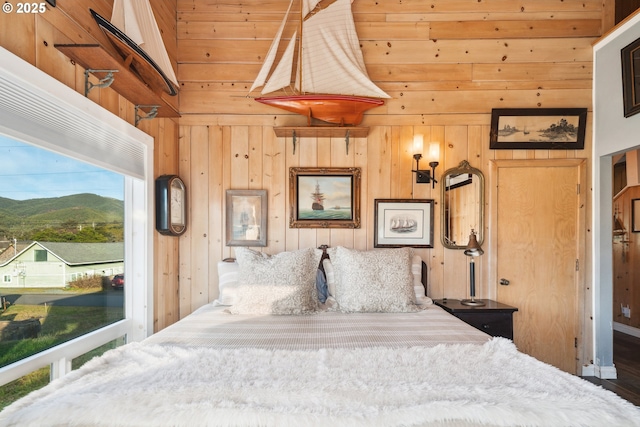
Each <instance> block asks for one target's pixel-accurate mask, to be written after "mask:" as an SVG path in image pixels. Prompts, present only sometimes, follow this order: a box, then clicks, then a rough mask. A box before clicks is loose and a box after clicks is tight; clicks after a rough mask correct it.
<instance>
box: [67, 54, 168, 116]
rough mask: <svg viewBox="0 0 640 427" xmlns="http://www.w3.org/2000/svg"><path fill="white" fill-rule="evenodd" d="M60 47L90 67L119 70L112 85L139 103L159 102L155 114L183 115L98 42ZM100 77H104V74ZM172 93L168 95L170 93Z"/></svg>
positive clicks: (92, 68)
mask: <svg viewBox="0 0 640 427" xmlns="http://www.w3.org/2000/svg"><path fill="white" fill-rule="evenodd" d="M55 47H56V49H58V50H59V51H60V52H62V53H64V54H65V55H67V56H68V57H69V58H71V59H72V60H74V61H75V62H76V63H78V64H80V65H81V66H82V67H84V68H85V69H88V70H117V72H116V73H114V80H113V83H112V84H111V86H110V87H111V88H113V90H115V91H116V92H118V93H119V94H120V95H122V96H123V97H125V98H126V99H128V100H129V101H131V102H132V103H133V104H135V105H136V106H150V105H157V106H159V108H158V109H157V114H156V116H155V117H180V114H179V113H178V110H176V108H175V107H174V106H173V105H171V104H170V103H169V102H167V101H166V100H164V99H163V98H162V96H161V95H159V94H157V93H155V92H153V91H152V90H151V89H149V87H148V86H147V85H145V83H144V82H143V81H142V80H141V79H140V77H138V75H137V74H135V73H134V72H133V71H131V70H130V69H129V67H128V66H125V64H124V62H123V61H122V60H119V59H116V58H114V57H113V56H112V55H111V54H110V53H109V52H107V51H106V50H104V49H103V48H102V47H101V46H100V45H98V44H56V45H55ZM98 77H104V75H100V76H98ZM167 96H168V95H167Z"/></svg>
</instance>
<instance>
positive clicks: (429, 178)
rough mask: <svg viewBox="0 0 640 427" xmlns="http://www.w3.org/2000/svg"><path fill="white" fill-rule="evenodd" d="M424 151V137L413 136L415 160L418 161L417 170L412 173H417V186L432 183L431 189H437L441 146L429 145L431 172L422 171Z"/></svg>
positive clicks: (436, 144) (434, 143) (435, 143)
mask: <svg viewBox="0 0 640 427" xmlns="http://www.w3.org/2000/svg"><path fill="white" fill-rule="evenodd" d="M423 149H424V138H423V136H422V135H414V136H413V153H414V154H413V158H414V159H416V168H415V170H412V171H411V172H415V173H416V184H428V183H430V182H431V188H436V182H438V181H436V166H438V164H439V163H438V160H439V159H440V144H438V143H437V142H432V143H431V144H429V160H430V162H429V166H431V170H428V169H425V170H420V159H421V158H422V150H423Z"/></svg>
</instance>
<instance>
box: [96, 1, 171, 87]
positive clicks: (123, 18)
mask: <svg viewBox="0 0 640 427" xmlns="http://www.w3.org/2000/svg"><path fill="white" fill-rule="evenodd" d="M89 10H90V11H91V15H93V18H94V19H95V20H96V22H97V23H98V26H99V27H100V29H101V30H102V31H103V32H104V33H105V35H106V36H107V38H109V40H110V41H111V43H112V44H113V45H114V46H115V48H116V49H117V50H118V52H119V53H120V55H122V58H123V59H124V61H125V64H129V66H130V67H131V68H132V69H133V70H134V71H135V72H136V73H137V74H138V75H139V76H140V78H141V79H142V80H143V81H144V83H146V84H147V85H148V86H149V87H150V88H151V90H153V91H154V92H157V93H159V92H166V93H168V94H169V95H171V96H173V95H176V94H177V93H178V87H179V86H178V79H177V78H176V75H175V72H174V71H173V67H172V65H171V61H170V60H169V55H168V54H167V50H166V49H165V47H164V43H163V41H162V35H161V34H160V29H159V28H158V23H157V22H156V20H155V18H154V16H153V10H151V5H150V4H149V0H135V1H132V0H114V1H113V12H112V15H111V22H109V21H108V20H107V19H105V18H104V17H102V16H101V15H100V14H98V13H97V12H95V11H94V10H93V9H89Z"/></svg>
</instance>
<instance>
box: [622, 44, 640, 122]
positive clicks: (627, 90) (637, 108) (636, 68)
mask: <svg viewBox="0 0 640 427" xmlns="http://www.w3.org/2000/svg"><path fill="white" fill-rule="evenodd" d="M620 53H621V55H622V99H623V104H624V116H625V117H630V116H633V115H634V114H638V113H640V39H637V40H636V41H634V42H632V43H630V44H628V45H627V46H625V47H623V48H622V50H621V51H620Z"/></svg>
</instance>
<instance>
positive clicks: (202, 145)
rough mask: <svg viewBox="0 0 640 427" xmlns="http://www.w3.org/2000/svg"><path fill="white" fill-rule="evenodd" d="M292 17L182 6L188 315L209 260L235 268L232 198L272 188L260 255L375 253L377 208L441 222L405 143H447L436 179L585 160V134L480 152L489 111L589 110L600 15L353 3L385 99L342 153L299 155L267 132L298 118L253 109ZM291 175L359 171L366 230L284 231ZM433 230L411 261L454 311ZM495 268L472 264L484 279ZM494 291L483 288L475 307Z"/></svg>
mask: <svg viewBox="0 0 640 427" xmlns="http://www.w3.org/2000/svg"><path fill="white" fill-rule="evenodd" d="M288 3H289V2H288V1H287V0H271V1H266V2H260V3H259V4H257V3H256V4H250V3H247V2H243V3H241V2H222V1H207V2H204V1H193V0H178V27H177V29H178V78H179V80H180V82H181V85H182V92H181V94H180V111H181V113H182V114H183V117H182V118H181V119H180V147H181V148H180V157H181V161H180V173H181V174H182V175H183V176H184V178H185V179H186V180H187V183H188V184H189V187H190V194H191V196H192V199H191V200H192V202H191V204H190V208H191V217H190V220H191V223H190V227H189V232H188V234H187V235H186V236H184V237H183V238H182V239H181V247H180V253H181V258H180V271H181V274H180V277H181V281H180V300H181V301H180V310H181V315H184V314H187V313H189V312H191V311H192V310H193V309H195V308H196V307H198V306H199V305H200V304H202V303H203V302H206V301H210V300H212V299H213V298H215V296H216V295H217V280H216V265H215V262H216V261H217V260H220V259H222V258H224V257H229V256H233V250H232V249H231V248H229V247H227V246H225V242H224V193H225V190H227V189H243V188H244V189H267V190H268V195H269V227H268V246H267V247H266V248H264V249H263V250H264V251H265V252H268V253H275V252H278V251H282V250H293V249H297V248H302V247H308V246H318V245H321V244H329V245H333V246H335V245H346V246H351V247H355V248H359V249H369V248H372V247H373V216H374V212H373V204H374V199H376V198H433V199H435V200H436V203H438V204H437V205H436V206H437V212H438V213H439V199H440V196H439V186H437V187H436V189H435V190H432V189H431V186H430V185H424V184H415V183H414V177H413V176H412V173H411V169H412V166H414V165H413V163H412V162H413V159H412V156H411V155H412V153H411V141H412V137H413V135H414V134H418V133H421V134H424V135H425V143H428V142H430V141H437V142H438V143H439V144H440V147H441V159H440V166H439V167H438V169H437V171H436V175H437V176H440V174H441V173H442V172H443V171H444V170H445V169H447V168H450V167H454V166H457V165H458V163H459V162H460V161H461V160H465V159H466V160H469V162H470V163H471V165H472V166H474V167H477V168H479V169H480V170H483V171H484V172H485V174H486V173H488V171H489V167H488V165H489V162H490V160H491V159H546V158H565V157H568V158H574V157H577V158H583V157H584V158H589V157H590V147H591V135H590V132H588V133H587V144H586V147H585V149H584V150H579V151H547V150H535V151H534V150H519V151H512V150H500V151H498V150H489V148H488V146H489V141H488V139H489V124H490V113H491V109H492V108H516V107H521V108H538V107H540V108H545V107H586V108H588V109H589V111H590V112H591V89H592V77H593V76H592V49H591V45H592V43H593V42H594V41H595V40H596V39H597V38H598V37H599V36H600V35H601V34H602V32H603V27H604V24H603V17H604V16H605V12H606V10H605V9H603V2H601V1H599V0H586V1H582V0H581V1H576V0H565V1H559V0H529V1H526V0H525V1H509V0H488V1H468V0H434V1H430V2H424V1H417V0H416V1H411V0H409V1H402V2H400V1H389V2H386V1H385V2H380V1H375V0H357V1H355V2H354V3H353V11H354V16H355V21H356V28H357V31H358V34H359V37H360V41H361V45H362V50H363V53H364V58H365V63H366V64H367V69H368V72H369V75H370V76H371V77H372V80H374V81H375V82H376V83H377V84H378V85H379V86H380V87H381V88H382V89H383V90H385V91H386V92H387V93H388V94H390V95H391V97H392V99H390V100H388V101H387V102H386V104H385V106H383V107H379V108H375V109H373V110H370V111H369V112H368V113H367V114H366V115H365V119H364V121H363V125H364V126H368V127H370V133H369V136H368V137H367V138H358V139H356V140H355V141H352V144H351V146H350V150H349V153H348V154H346V153H345V143H344V141H343V140H342V139H341V138H303V139H302V140H301V141H300V144H299V147H298V149H297V150H296V153H295V154H294V153H293V151H292V143H291V140H290V138H276V137H275V136H274V133H273V129H272V128H273V126H285V125H287V126H289V125H304V124H305V119H304V118H302V117H299V116H295V115H290V114H286V113H283V112H281V111H280V110H277V109H274V108H271V107H268V106H264V105H262V104H259V103H257V102H255V101H253V100H252V99H251V98H249V97H247V95H249V88H250V86H251V83H252V81H253V78H254V77H255V76H256V75H257V73H258V70H259V68H260V64H261V58H263V57H264V55H265V53H266V51H267V49H268V47H269V44H270V38H271V37H272V35H273V34H274V33H275V32H276V30H277V28H278V26H279V24H280V19H281V18H282V16H283V14H284V11H285V10H286V8H287V6H288ZM250 95H252V96H257V95H258V93H252V94H250ZM589 119H590V116H589ZM425 145H426V144H425ZM293 166H310V167H315V166H331V167H335V166H359V167H361V168H362V169H363V189H362V207H363V215H362V228H360V229H357V230H330V229H305V230H293V229H289V228H288V222H287V220H288V198H289V194H288V191H289V190H288V176H287V173H288V169H289V167H293ZM489 183H490V182H488V184H489ZM492 208H493V207H492V206H489V205H487V206H486V210H487V214H488V215H489V214H491V211H492ZM589 209H590V208H589ZM439 227H440V217H439V215H436V220H435V230H436V233H435V236H436V245H435V248H433V249H421V250H418V253H419V254H420V255H421V256H422V257H423V258H424V259H425V260H426V262H427V264H428V266H429V291H430V294H431V295H432V296H433V297H436V298H438V297H443V296H447V297H463V296H464V295H465V294H466V289H467V285H466V280H467V279H466V260H465V259H464V256H463V255H462V253H461V252H460V251H452V250H444V249H443V247H442V245H441V244H440V241H439V236H440V232H439ZM582 231H583V233H586V230H582ZM490 257H491V254H486V255H485V256H484V257H482V259H481V261H480V263H481V265H480V270H481V273H480V274H481V275H482V276H483V277H485V278H486V277H487V274H488V273H487V269H488V267H487V265H488V262H489V259H490ZM492 286H495V284H488V283H487V281H486V280H484V281H482V288H481V290H480V295H488V292H489V291H490V287H492Z"/></svg>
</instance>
